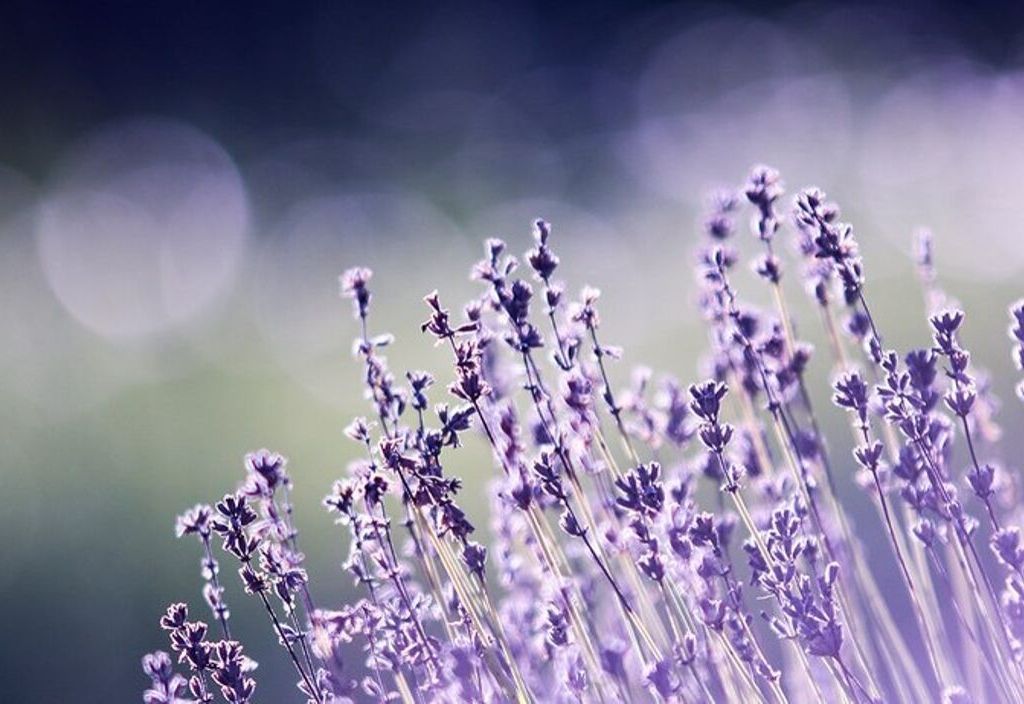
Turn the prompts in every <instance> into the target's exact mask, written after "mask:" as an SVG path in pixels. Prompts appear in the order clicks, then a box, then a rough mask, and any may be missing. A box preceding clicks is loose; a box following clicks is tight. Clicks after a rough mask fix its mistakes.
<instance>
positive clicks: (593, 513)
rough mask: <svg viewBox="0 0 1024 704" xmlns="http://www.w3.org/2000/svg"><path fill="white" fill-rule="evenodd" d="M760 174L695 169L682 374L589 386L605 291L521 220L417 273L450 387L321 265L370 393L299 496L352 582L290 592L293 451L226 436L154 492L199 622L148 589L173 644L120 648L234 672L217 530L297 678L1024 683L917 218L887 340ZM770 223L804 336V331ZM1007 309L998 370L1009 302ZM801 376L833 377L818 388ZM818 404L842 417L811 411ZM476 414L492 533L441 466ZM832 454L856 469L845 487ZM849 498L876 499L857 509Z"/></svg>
mask: <svg viewBox="0 0 1024 704" xmlns="http://www.w3.org/2000/svg"><path fill="white" fill-rule="evenodd" d="M783 197H784V191H783V186H782V182H781V179H780V177H779V174H778V173H777V172H776V171H774V170H773V169H770V168H768V167H763V166H762V167H756V168H755V169H753V171H752V172H751V174H750V177H749V178H748V180H747V182H746V183H745V184H744V185H743V186H742V187H741V188H739V189H736V190H735V191H723V192H720V193H718V194H716V195H715V196H714V197H713V198H712V201H711V207H710V211H709V213H708V215H707V217H706V219H705V220H704V232H705V234H706V239H705V241H704V242H703V243H702V244H701V245H700V246H699V247H698V251H697V253H696V262H697V265H696V271H697V275H698V282H699V286H698V288H699V305H698V310H699V312H700V314H701V316H702V317H703V319H704V320H705V322H706V324H707V330H708V339H709V351H708V353H707V355H706V357H705V359H704V363H703V367H704V370H705V373H704V377H705V378H703V379H701V380H698V381H696V383H693V384H690V385H689V386H687V385H685V384H683V383H680V382H679V381H677V380H676V379H674V378H672V377H671V376H667V375H666V376H664V377H661V378H659V379H658V380H657V381H655V376H654V375H653V373H652V372H651V371H650V370H647V369H640V370H638V371H637V372H636V373H635V374H634V376H633V380H632V382H631V384H630V385H629V386H627V387H626V388H615V387H614V386H613V383H612V381H611V378H612V377H611V374H610V372H609V368H610V364H611V362H613V361H614V360H617V359H618V358H619V357H620V355H621V351H620V350H618V348H615V347H612V346H609V345H607V344H605V343H604V342H603V341H602V339H601V318H600V314H599V309H598V301H599V297H600V293H599V292H598V291H597V290H596V289H594V288H591V287H584V288H583V289H582V291H581V293H580V295H579V297H578V298H577V299H576V300H569V297H568V296H567V294H566V287H565V285H564V284H563V283H562V282H561V281H559V280H558V279H557V278H556V275H557V274H558V272H559V271H560V260H559V257H558V256H557V255H556V254H555V252H554V250H553V249H552V240H553V237H552V228H551V226H550V225H549V224H548V223H547V222H544V221H543V220H538V221H536V222H535V223H534V228H533V237H534V242H533V246H532V248H531V249H530V250H529V251H528V252H526V254H525V256H524V257H523V260H522V261H520V260H519V259H518V258H516V257H514V256H512V255H511V254H509V252H508V248H507V245H506V244H505V243H504V242H502V241H499V240H493V239H492V240H488V241H487V242H486V243H485V256H484V258H483V259H482V260H481V261H479V262H478V263H477V264H475V265H474V266H473V268H472V278H473V279H474V280H477V281H479V282H480V284H481V291H480V295H479V296H478V297H477V298H476V299H474V300H472V301H470V302H469V303H468V304H466V305H465V306H464V307H463V308H462V309H461V311H459V312H457V313H453V311H452V310H451V309H449V308H447V307H446V306H445V305H444V304H443V303H442V300H441V296H440V294H439V293H438V292H436V291H435V292H432V293H430V294H428V295H427V296H426V297H425V298H424V301H425V304H426V315H427V318H426V320H425V322H424V323H423V325H422V332H423V333H424V334H425V335H427V336H428V337H429V338H432V339H433V341H434V342H435V343H436V344H437V345H439V346H443V347H444V348H446V350H447V353H448V354H450V357H451V364H452V371H451V375H450V382H449V383H448V385H447V387H446V388H445V389H444V390H440V391H439V390H437V387H438V386H439V385H438V383H437V381H436V380H435V378H434V377H433V376H432V375H430V374H428V373H426V372H421V371H415V370H410V371H407V372H405V374H404V375H401V376H396V375H395V374H393V373H392V372H391V371H390V369H389V366H388V362H387V359H386V357H385V356H384V351H385V350H386V348H387V347H388V346H389V345H390V344H392V342H393V338H392V337H391V336H390V335H388V334H374V333H372V332H371V328H373V327H375V326H372V325H371V317H370V313H371V302H372V295H371V289H370V282H371V280H372V274H371V272H370V271H369V270H367V269H363V268H355V269H350V270H349V271H347V272H345V274H344V275H343V276H342V277H341V292H342V295H343V296H344V297H346V298H348V299H351V301H352V304H353V311H354V317H355V318H356V320H358V322H359V326H358V331H357V335H356V339H355V344H354V350H355V354H356V357H357V358H358V359H359V360H360V365H361V374H362V383H363V387H364V392H365V394H364V395H365V398H366V401H367V404H368V406H367V408H368V411H367V417H359V418H356V419H354V420H353V421H352V422H351V423H350V424H349V425H348V427H347V428H346V430H345V434H346V435H347V436H348V438H349V439H351V441H352V442H353V443H354V445H353V447H354V449H353V455H354V456H355V457H356V459H353V460H352V462H351V464H350V465H349V467H348V472H347V475H346V476H345V477H342V478H339V479H338V480H337V481H336V482H335V483H334V486H333V487H332V489H331V491H330V493H329V494H328V495H327V496H326V498H325V499H324V501H323V505H324V507H325V508H326V510H327V511H328V512H329V513H331V514H332V515H333V516H334V518H335V522H336V523H337V524H338V525H339V526H341V527H342V529H343V531H344V533H343V534H344V535H345V537H346V538H347V545H348V551H349V553H348V558H347V559H346V561H345V563H344V569H345V570H346V571H347V572H348V573H349V574H350V576H351V579H352V581H353V584H354V587H355V589H356V590H357V591H356V595H355V597H354V598H353V600H352V601H351V602H350V603H347V604H344V605H340V606H337V607H335V608H330V607H328V606H326V605H323V604H318V603H317V602H316V601H315V600H314V598H313V594H312V591H311V588H310V584H309V578H308V575H307V573H306V570H305V568H304V566H303V564H304V556H303V554H302V552H301V551H300V550H299V546H298V533H297V531H296V529H295V526H294V523H293V521H292V511H293V509H292V503H291V498H290V491H291V488H292V480H291V477H290V475H289V473H288V471H287V469H286V467H287V462H286V460H285V458H284V457H282V456H281V455H279V454H276V453H273V452H269V451H267V450H259V451H258V452H255V453H252V454H250V455H248V456H247V457H246V459H245V476H244V478H243V480H242V481H241V483H240V484H239V486H238V487H237V488H236V489H235V490H234V491H233V492H231V493H229V494H227V495H225V496H224V497H223V498H222V499H221V500H220V501H217V502H216V503H215V505H214V506H212V507H211V506H207V505H198V506H196V507H194V508H192V509H190V510H188V511H187V512H185V513H184V514H183V515H182V516H181V517H180V518H179V519H178V522H177V534H178V535H179V536H186V535H192V536H195V537H196V538H197V539H198V542H199V545H200V548H201V552H200V555H201V564H200V566H201V570H200V571H201V577H202V582H203V586H202V596H203V598H204V600H205V602H206V604H207V606H208V608H209V610H210V613H211V615H212V617H213V619H214V620H216V621H217V626H216V630H217V632H218V635H219V636H220V639H219V640H213V639H212V637H211V635H210V632H209V631H210V629H209V626H207V624H206V623H204V622H202V621H192V620H190V616H189V610H188V607H187V606H186V605H184V604H173V605H171V606H170V607H169V608H168V610H167V612H166V614H165V615H164V616H163V618H161V620H160V625H161V627H162V628H164V629H165V630H166V631H167V632H168V635H169V639H170V649H171V651H172V652H173V653H174V655H175V656H176V658H172V656H170V655H168V654H166V653H164V652H156V653H153V654H151V655H147V656H146V657H145V658H144V660H143V670H144V672H145V674H146V675H147V676H148V677H149V678H150V680H151V685H150V688H149V689H147V690H146V692H145V694H144V701H146V702H147V703H148V704H171V703H174V704H184V703H186V702H213V701H218V700H219V699H223V700H224V701H227V702H231V703H232V704H243V703H247V702H248V703H251V702H255V701H257V699H258V697H259V695H258V690H257V689H256V683H255V680H254V677H253V670H254V668H255V663H254V662H253V661H252V660H250V659H249V658H247V657H246V656H245V654H244V651H243V649H242V646H241V645H240V644H239V643H238V642H237V641H235V640H233V639H232V630H231V625H230V624H231V622H230V612H229V610H228V607H227V603H226V600H225V583H224V582H225V580H224V579H223V576H222V574H221V571H220V563H219V562H218V559H217V557H216V556H215V548H216V547H217V545H216V543H217V542H219V543H220V548H222V550H223V553H224V554H225V556H226V559H227V560H228V561H229V562H230V563H231V564H232V566H233V567H234V569H235V570H236V571H237V573H238V576H239V582H240V584H241V586H242V591H243V592H244V593H245V595H247V596H248V597H249V598H253V599H255V600H256V601H257V602H258V603H259V605H260V608H261V610H262V611H263V612H264V613H265V614H266V621H267V624H266V626H267V628H268V629H269V632H270V634H271V637H273V638H275V639H276V640H277V642H278V643H279V645H280V649H281V655H282V663H283V664H286V665H287V666H288V667H290V668H292V669H293V671H294V678H295V680H296V685H297V689H298V695H297V698H298V700H300V701H306V702H308V703H310V704H334V703H339V702H347V701H353V700H364V701H381V702H386V701H397V700H401V701H403V702H411V703H425V702H435V701H438V702H441V701H446V702H447V701H450V702H465V701H471V702H535V701H537V702H540V701H544V702H547V701H553V702H584V701H586V702H609V701H618V700H621V701H625V702H641V701H651V700H664V701H671V702H720V701H732V702H763V703H765V704H767V703H769V702H772V703H779V702H782V703H785V702H805V701H820V702H845V703H848V704H859V703H868V702H882V701H886V702H889V701H891V702H933V701H940V700H942V701H948V702H988V701H998V702H1020V701H1024V539H1022V535H1021V531H1020V528H1019V527H1017V526H1015V525H1012V521H1013V519H1014V517H1015V516H1016V515H1018V512H1017V511H1016V508H1015V506H1014V505H1013V495H1014V488H1015V487H1014V483H1015V476H1014V475H1013V474H1012V473H1010V472H1007V471H1005V470H1003V469H1002V468H1001V467H1000V466H999V464H998V463H997V462H996V461H995V460H994V459H993V458H994V457H996V456H997V453H998V447H997V446H996V444H995V443H996V441H997V440H998V427H997V425H996V424H995V412H996V409H997V408H998V405H997V402H996V400H995V398H994V396H993V395H992V392H991V387H990V384H989V382H988V378H989V377H988V375H987V374H986V373H985V372H984V371H983V370H980V369H976V368H975V367H974V366H973V364H972V359H971V355H970V353H969V352H968V351H967V349H966V348H965V347H963V345H962V342H961V333H962V330H963V329H964V328H965V325H966V324H967V323H966V317H965V314H964V312H963V311H962V310H960V309H959V308H958V307H957V305H956V302H955V301H953V300H952V298H951V297H949V296H948V295H946V294H945V293H944V292H943V291H942V290H941V289H940V288H939V285H938V276H937V273H936V271H935V268H934V264H933V253H932V239H931V236H930V235H927V234H923V235H921V236H919V239H918V243H917V251H918V270H919V273H920V279H921V287H922V292H923V294H924V300H925V305H926V307H927V309H928V315H929V318H928V323H929V326H930V328H931V330H932V340H930V341H928V342H926V343H925V344H924V346H922V347H921V348H919V349H912V350H907V351H905V353H903V354H902V355H901V354H900V353H899V352H898V351H897V350H895V349H893V348H891V347H889V346H888V345H887V344H886V342H885V338H884V337H883V331H882V330H881V328H880V322H879V320H878V319H877V318H876V317H875V315H874V313H873V309H872V308H871V307H870V305H869V301H871V298H870V295H871V292H870V289H869V287H868V286H867V283H866V282H867V279H866V275H865V266H864V263H863V261H862V259H861V257H860V254H859V250H858V244H857V240H856V238H855V236H854V233H853V228H852V226H851V225H850V224H848V223H845V222H843V221H841V219H840V211H839V208H838V207H837V206H836V205H835V204H833V203H831V202H830V201H828V199H827V197H826V196H825V194H824V193H823V192H821V191H820V190H818V189H814V188H809V189H805V190H803V191H800V192H799V193H798V194H797V195H796V197H795V199H794V200H793V204H792V207H791V208H790V209H789V210H788V211H787V210H786V209H785V208H782V207H781V206H780V203H781V202H782V200H783ZM744 201H745V202H746V203H747V204H748V205H749V207H750V212H751V232H752V234H753V239H752V243H753V244H752V245H751V247H752V248H754V249H755V250H756V251H754V252H752V253H751V261H752V269H753V271H754V272H755V274H756V275H757V277H758V278H760V279H761V280H763V282H764V285H766V286H768V293H769V295H767V296H766V295H764V293H763V292H757V291H756V290H752V291H751V292H750V293H749V294H748V295H749V297H750V299H751V300H767V301H770V302H771V304H770V306H769V307H768V308H767V309H761V308H758V307H757V306H755V305H752V304H751V303H749V302H748V301H747V300H746V299H744V298H742V297H741V291H740V289H739V286H738V285H737V283H736V281H738V280H739V279H738V277H737V276H736V267H737V265H738V264H739V263H740V261H741V258H742V254H741V249H742V243H741V242H740V241H739V238H738V236H737V235H736V232H737V226H736V219H737V218H738V217H740V216H741V215H742V210H743V207H744V205H743V204H744ZM784 236H788V237H789V238H790V239H791V240H792V242H793V245H794V247H793V251H794V255H795V256H794V259H795V261H794V262H791V263H795V264H797V265H798V271H799V278H800V279H801V281H800V283H802V288H803V290H804V291H805V292H806V294H807V295H808V297H809V301H810V304H811V306H813V309H814V310H816V311H817V312H818V314H819V318H820V321H819V322H820V324H821V325H822V330H823V334H824V338H825V339H826V340H827V342H828V344H827V349H828V354H827V355H824V357H826V358H825V359H820V360H819V359H818V357H816V355H815V354H814V348H813V347H812V346H811V345H810V344H808V343H807V342H806V341H803V340H801V339H799V337H798V330H799V329H800V328H799V326H798V324H797V320H796V319H795V316H794V315H793V314H792V313H791V306H790V304H789V303H788V302H787V295H786V288H787V283H788V279H787V278H786V276H785V262H784V259H785V256H784V253H783V252H782V251H781V250H780V248H779V247H778V240H779V239H780V238H781V237H784ZM523 262H525V266H523ZM794 287H796V286H790V288H794ZM1010 320H1011V326H1010V338H1011V340H1012V342H1013V349H1012V353H1013V359H1014V361H1015V362H1016V364H1017V367H1018V369H1024V302H1018V303H1016V304H1014V305H1013V306H1012V307H1011V309H1010ZM815 390H829V393H830V395H831V397H832V401H833V406H832V407H830V408H815V406H814V404H813V401H812V399H813V398H814V397H815V396H816V395H817V394H815V393H813V392H814V391H815ZM1017 392H1018V394H1019V395H1020V396H1021V397H1022V398H1024V392H1022V391H1021V388H1020V387H1018V389H1017ZM844 415H846V416H848V418H849V420H850V423H849V429H850V431H851V437H850V438H845V439H844V438H843V437H842V436H841V434H839V435H838V436H834V437H826V436H825V434H824V433H823V431H822V429H823V428H825V427H828V426H829V425H830V424H831V425H833V426H837V427H841V425H842V423H843V416H844ZM470 442H482V443H484V444H485V445H486V446H487V447H488V448H489V451H490V453H491V456H492V458H493V466H494V470H495V471H494V473H493V476H492V477H491V479H490V481H489V489H488V502H489V507H490V511H489V514H488V518H489V525H488V526H486V530H484V531H483V532H484V533H486V534H487V536H488V537H487V538H480V537H478V536H479V533H478V530H477V526H475V525H474V524H473V522H472V521H471V520H470V518H469V513H468V512H467V511H466V510H464V509H463V507H462V505H463V503H464V497H463V496H462V481H461V480H460V479H459V478H458V477H457V476H455V475H454V474H453V473H452V472H451V471H450V470H449V469H448V468H447V466H446V465H450V464H451V462H452V456H453V455H454V453H456V452H458V451H459V448H460V447H462V446H463V444H465V443H470ZM846 474H851V475H852V476H853V479H854V483H855V484H856V485H858V486H860V487H861V488H862V489H863V490H864V491H865V493H866V496H865V498H864V499H861V500H858V499H857V497H855V496H850V495H843V492H841V490H840V487H841V486H842V485H843V484H844V483H846V478H845V476H844V475H846ZM858 501H860V502H861V503H864V502H865V501H866V504H867V505H868V506H869V507H870V508H868V509H867V513H866V514H865V513H864V511H863V510H861V511H860V513H859V515H857V520H856V521H855V520H854V515H853V511H852V510H851V509H852V507H853V505H855V504H856V503H857V502H858ZM872 512H873V513H872ZM873 521H877V526H871V525H870V523H871V522H873ZM858 524H859V526H860V530H859V531H858ZM873 533H878V534H880V535H884V536H885V540H884V542H883V543H881V544H880V545H879V544H872V545H868V544H867V541H866V537H867V536H869V535H872V534H873ZM215 539H216V540H215ZM876 543H877V541H876ZM986 544H987V545H988V547H989V549H987V550H986V549H985V546H986ZM221 559H222V560H224V559H225V558H221ZM883 585H889V586H883ZM893 585H895V586H893ZM239 598H241V596H240V597H239ZM175 660H176V662H177V669H176V667H175ZM352 660H355V662H351V661H352Z"/></svg>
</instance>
